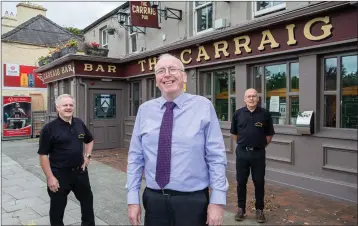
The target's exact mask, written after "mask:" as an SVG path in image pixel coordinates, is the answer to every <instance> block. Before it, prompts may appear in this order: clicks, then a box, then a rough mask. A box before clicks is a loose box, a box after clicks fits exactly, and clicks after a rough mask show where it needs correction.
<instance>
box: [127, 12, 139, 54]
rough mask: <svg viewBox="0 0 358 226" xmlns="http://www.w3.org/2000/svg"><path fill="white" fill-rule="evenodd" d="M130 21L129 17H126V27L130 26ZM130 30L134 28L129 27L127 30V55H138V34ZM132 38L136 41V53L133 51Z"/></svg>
mask: <svg viewBox="0 0 358 226" xmlns="http://www.w3.org/2000/svg"><path fill="white" fill-rule="evenodd" d="M130 21H131V17H130V16H128V19H127V24H128V25H131V23H130ZM132 29H134V28H133V27H129V29H128V35H129V53H138V32H136V31H133V32H132ZM132 38H135V39H136V51H133V46H132Z"/></svg>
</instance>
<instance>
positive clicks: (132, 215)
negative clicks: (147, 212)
mask: <svg viewBox="0 0 358 226" xmlns="http://www.w3.org/2000/svg"><path fill="white" fill-rule="evenodd" d="M141 211H142V210H141V208H140V205H139V204H129V205H128V218H129V222H130V223H131V224H132V225H139V224H140V223H141Z"/></svg>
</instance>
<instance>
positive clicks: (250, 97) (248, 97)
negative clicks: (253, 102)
mask: <svg viewBox="0 0 358 226" xmlns="http://www.w3.org/2000/svg"><path fill="white" fill-rule="evenodd" d="M256 97H257V95H254V96H246V98H247V99H255V98H256Z"/></svg>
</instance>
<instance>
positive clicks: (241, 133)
mask: <svg viewBox="0 0 358 226" xmlns="http://www.w3.org/2000/svg"><path fill="white" fill-rule="evenodd" d="M258 101H259V97H258V94H257V91H256V90H255V89H248V90H246V92H245V103H246V107H243V108H240V109H238V110H236V111H235V113H234V115H233V117H232V124H231V130H230V133H231V134H232V136H233V139H234V141H235V142H237V148H236V180H237V198H238V213H237V214H236V215H235V219H236V220H237V221H242V220H243V219H244V215H245V213H246V184H247V180H248V177H249V175H250V169H251V174H252V175H251V176H252V180H253V182H254V185H255V199H256V203H255V208H256V221H257V222H258V223H264V222H265V221H266V219H265V215H264V213H263V209H264V193H265V188H264V185H265V168H266V150H265V147H266V146H267V145H268V144H269V143H270V142H271V139H272V136H273V135H274V134H275V131H274V128H273V124H272V118H271V115H270V113H269V112H268V111H267V110H265V109H263V108H261V107H259V106H257V103H258Z"/></svg>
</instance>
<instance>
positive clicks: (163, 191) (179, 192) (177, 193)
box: [146, 187, 209, 195]
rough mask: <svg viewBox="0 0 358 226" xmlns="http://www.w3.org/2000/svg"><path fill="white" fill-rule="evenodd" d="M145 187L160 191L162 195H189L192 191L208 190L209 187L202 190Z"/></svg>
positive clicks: (156, 191)
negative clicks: (187, 190)
mask: <svg viewBox="0 0 358 226" xmlns="http://www.w3.org/2000/svg"><path fill="white" fill-rule="evenodd" d="M146 189H148V190H149V191H152V192H155V193H161V194H163V195H191V194H194V193H200V192H209V188H205V189H203V190H199V191H189V192H186V191H175V190H171V189H152V188H148V187H146Z"/></svg>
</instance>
